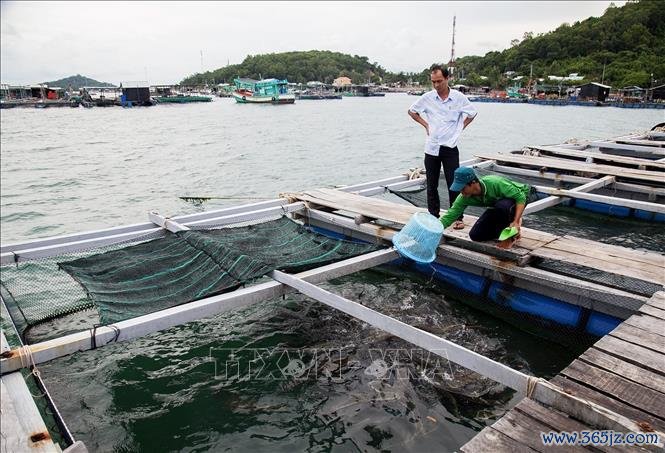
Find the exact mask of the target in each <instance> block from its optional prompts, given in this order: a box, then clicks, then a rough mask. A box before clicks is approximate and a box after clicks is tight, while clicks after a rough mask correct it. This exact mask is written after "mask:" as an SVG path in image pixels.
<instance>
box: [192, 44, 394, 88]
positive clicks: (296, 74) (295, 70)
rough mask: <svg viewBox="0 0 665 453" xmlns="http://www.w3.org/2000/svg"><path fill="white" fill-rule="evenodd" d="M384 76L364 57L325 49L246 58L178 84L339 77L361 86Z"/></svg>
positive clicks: (384, 73)
mask: <svg viewBox="0 0 665 453" xmlns="http://www.w3.org/2000/svg"><path fill="white" fill-rule="evenodd" d="M386 74H387V72H386V70H385V69H384V68H382V67H381V66H379V64H378V63H370V62H369V60H368V58H367V57H361V56H358V55H353V56H351V55H347V54H343V53H339V52H330V51H327V50H309V51H304V52H284V53H271V54H265V55H249V56H247V57H246V58H245V60H244V61H243V62H242V63H240V64H236V65H230V66H226V67H224V68H220V69H216V70H214V71H208V72H205V73H203V74H194V75H192V76H190V77H187V78H186V79H184V80H183V81H182V82H181V84H183V85H198V84H203V83H208V84H209V83H224V82H226V83H233V79H234V78H236V77H250V78H253V79H259V78H261V77H265V78H268V77H275V78H278V79H287V80H288V81H289V82H296V83H305V82H309V81H311V80H318V81H321V82H324V83H332V81H333V80H334V79H335V78H337V77H339V76H346V77H349V78H351V80H353V81H354V82H359V83H362V82H363V81H367V80H368V79H371V80H372V81H374V82H377V81H380V80H382V79H383V78H384V77H385V76H386Z"/></svg>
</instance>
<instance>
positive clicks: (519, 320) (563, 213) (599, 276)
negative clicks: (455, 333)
mask: <svg viewBox="0 0 665 453" xmlns="http://www.w3.org/2000/svg"><path fill="white" fill-rule="evenodd" d="M474 170H475V172H476V174H477V175H478V176H479V177H482V176H486V175H499V176H504V177H506V178H509V179H511V180H513V181H516V182H520V183H524V184H529V185H531V186H534V185H543V186H549V187H556V188H561V189H568V190H569V189H573V188H575V187H578V186H580V185H582V184H583V183H582V182H580V183H575V182H570V181H564V180H562V179H556V180H552V179H550V178H545V177H539V176H523V175H517V174H514V173H509V172H505V171H500V170H495V169H492V168H491V167H490V168H487V167H486V168H476V169H474ZM388 190H389V192H390V193H391V194H393V195H396V196H398V197H400V198H402V199H403V200H405V201H407V202H409V203H411V204H413V205H415V206H418V207H422V208H426V207H427V191H426V188H425V187H419V188H417V189H404V190H392V189H388ZM438 193H439V198H440V200H441V206H442V208H443V209H447V208H448V207H449V206H450V203H449V200H448V189H447V186H446V181H445V179H444V178H443V177H441V178H440V180H439V186H438ZM590 193H597V194H602V195H610V196H617V197H619V196H620V197H624V198H630V199H637V200H641V201H651V202H659V203H663V202H665V199H663V198H664V197H662V196H655V199H654V195H653V194H652V195H651V196H650V197H649V195H648V194H646V193H636V192H629V191H625V190H616V189H614V188H609V187H607V188H602V189H597V190H594V191H592V192H590ZM546 196H547V195H545V194H542V193H539V194H537V195H536V196H533V194H532V196H531V197H530V199H529V202H533V201H535V200H536V199H539V198H545V197H546ZM484 211H485V208H479V207H469V208H467V209H466V210H465V214H470V215H474V216H479V215H481V214H482V213H483V212H484ZM607 219H608V217H607V216H606V215H603V214H601V213H596V212H590V211H585V210H582V209H575V208H574V202H572V203H568V204H567V205H563V206H562V205H558V206H554V207H550V208H547V209H546V210H543V211H538V212H534V213H531V214H528V215H526V216H525V217H524V219H523V225H524V226H525V227H527V228H531V229H536V230H541V231H547V232H549V233H552V234H555V235H557V236H565V235H570V234H571V233H572V234H580V236H582V237H585V236H586V237H589V238H590V239H593V240H596V241H599V242H606V243H612V244H616V245H622V246H628V247H632V248H635V247H638V248H640V246H645V245H646V249H647V250H652V251H658V252H662V251H663V249H662V244H665V231H663V229H662V226H661V225H659V224H657V223H653V222H649V221H644V220H637V219H623V218H612V221H611V222H608V220H607ZM626 229H628V230H630V232H631V234H630V239H626V238H625V237H623V238H622V234H621V232H622V231H625V230H626ZM658 244H661V246H658ZM479 264H480V263H479ZM481 266H482V264H481ZM529 266H530V267H534V268H536V269H540V270H545V271H548V272H551V273H552V274H553V275H561V276H567V277H572V278H573V279H576V280H578V281H582V282H590V283H594V284H599V285H602V286H604V287H607V288H615V289H619V290H622V291H627V292H629V293H632V294H636V295H640V296H647V297H650V296H651V295H652V294H654V293H655V292H656V291H658V290H660V286H659V285H658V284H656V283H652V282H649V281H644V280H640V279H637V278H631V277H627V276H622V275H617V274H615V273H611V272H606V271H603V270H599V269H594V268H590V267H587V266H583V265H580V264H576V263H568V262H562V261H558V260H555V259H535V260H532V261H531V262H530V264H529ZM421 270H423V271H426V272H431V273H432V275H436V273H437V272H436V270H435V269H434V268H432V269H431V270H430V269H421ZM453 274H454V272H453V271H452V270H450V275H448V276H445V277H444V279H448V280H449V281H453V280H457V282H456V284H455V285H445V286H447V291H448V292H449V293H450V295H451V296H453V297H455V298H456V299H458V300H461V301H464V302H465V303H467V304H469V305H472V306H474V307H475V308H478V309H480V310H483V311H485V312H488V313H490V314H493V315H495V316H497V317H499V318H501V319H504V320H506V321H508V322H510V323H512V324H515V325H518V326H519V327H520V328H523V329H524V330H528V331H530V332H531V333H535V334H537V335H540V336H546V337H550V338H551V339H553V340H555V341H558V342H560V343H564V344H571V345H575V344H577V343H579V342H582V343H583V344H586V343H588V342H589V341H590V339H593V338H594V336H593V335H590V334H588V332H583V331H582V330H581V329H580V328H579V327H580V326H581V323H582V322H583V321H584V320H585V319H588V317H589V315H590V313H589V311H588V310H587V309H580V312H579V316H577V314H575V315H574V316H573V317H572V318H571V319H573V318H575V317H577V318H576V319H577V320H578V321H577V324H578V325H577V327H576V326H574V325H573V324H574V323H571V324H570V325H566V324H565V323H560V322H552V321H551V320H550V319H548V318H547V317H546V316H540V315H539V314H538V313H537V310H535V309H534V310H533V311H531V310H530V309H529V307H525V306H523V307H520V306H519V305H520V304H519V303H516V302H515V301H516V300H518V299H519V298H520V297H521V296H520V294H519V293H520V291H519V290H518V289H516V288H515V287H511V286H510V285H499V284H497V283H492V282H489V281H484V282H483V283H482V284H481V283H478V284H477V285H476V286H477V288H474V289H473V290H472V291H469V290H468V288H473V287H474V285H473V284H471V283H469V282H466V283H463V284H462V285H460V284H459V282H460V281H462V280H464V278H465V277H461V276H458V275H453ZM523 278H524V279H525V280H528V279H529V278H530V277H529V275H526V274H525V275H524V277H523ZM469 281H470V282H473V281H475V280H474V279H473V278H471V279H470V280H469ZM465 288H466V289H465ZM522 296H524V295H522ZM524 297H528V296H524ZM610 297H611V296H610V295H609V294H608V300H609V298H610ZM522 308H523V309H522ZM576 311H577V309H575V308H572V307H571V313H574V312H576ZM608 322H609V323H610V324H611V323H613V322H617V321H616V320H615V321H608Z"/></svg>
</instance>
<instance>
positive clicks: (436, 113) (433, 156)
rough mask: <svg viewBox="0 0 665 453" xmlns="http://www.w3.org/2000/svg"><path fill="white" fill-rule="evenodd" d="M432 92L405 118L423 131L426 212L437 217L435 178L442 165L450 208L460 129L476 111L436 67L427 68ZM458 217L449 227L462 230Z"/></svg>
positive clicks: (439, 172) (437, 176) (445, 71)
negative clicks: (424, 137)
mask: <svg viewBox="0 0 665 453" xmlns="http://www.w3.org/2000/svg"><path fill="white" fill-rule="evenodd" d="M430 73H431V80H432V86H433V87H434V89H433V90H431V91H428V92H427V93H425V94H423V95H422V96H421V97H420V98H419V99H418V100H417V101H416V102H414V103H413V105H412V106H411V107H410V108H409V116H410V117H411V118H413V119H414V121H416V122H417V123H419V124H421V125H422V126H423V127H424V128H425V131H426V132H427V139H426V140H425V171H426V172H427V210H428V211H429V212H430V214H432V215H433V216H435V217H437V218H438V217H439V210H440V208H441V204H440V201H439V192H438V187H439V176H440V175H441V166H442V165H443V174H444V176H445V177H446V185H447V186H448V196H449V198H450V205H452V204H453V202H454V201H455V198H457V195H459V192H453V191H451V190H450V186H451V185H452V183H453V179H454V173H455V170H456V169H457V168H458V167H459V150H458V149H457V141H458V140H459V137H460V135H461V134H462V130H464V128H466V127H467V126H468V125H469V123H471V121H473V119H474V118H475V117H476V114H477V111H476V109H475V107H474V106H473V105H472V104H471V102H470V101H469V99H467V97H466V96H464V94H462V93H460V92H459V91H457V90H453V89H451V88H450V87H449V86H448V77H449V73H448V69H446V68H443V67H442V66H440V65H436V64H435V65H432V67H431V68H430ZM463 227H464V224H463V223H462V217H460V218H459V219H458V220H457V221H456V222H455V223H454V224H453V228H463Z"/></svg>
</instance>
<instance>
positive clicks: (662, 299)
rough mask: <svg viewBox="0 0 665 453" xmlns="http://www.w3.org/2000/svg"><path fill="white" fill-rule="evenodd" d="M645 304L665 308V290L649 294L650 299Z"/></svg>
mask: <svg viewBox="0 0 665 453" xmlns="http://www.w3.org/2000/svg"><path fill="white" fill-rule="evenodd" d="M647 304H649V305H651V306H652V307H656V308H660V309H661V310H665V291H658V292H656V293H654V294H653V296H651V299H649V300H648V301H647Z"/></svg>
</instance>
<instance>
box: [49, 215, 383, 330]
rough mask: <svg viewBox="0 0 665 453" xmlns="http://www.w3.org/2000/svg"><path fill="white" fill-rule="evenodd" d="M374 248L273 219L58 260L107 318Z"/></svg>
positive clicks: (161, 306)
mask: <svg viewBox="0 0 665 453" xmlns="http://www.w3.org/2000/svg"><path fill="white" fill-rule="evenodd" d="M376 249H377V247H376V246H374V245H371V244H361V243H355V242H348V241H342V240H338V239H332V238H329V237H326V236H322V235H320V234H317V233H313V232H311V231H309V230H307V229H306V228H304V227H303V226H302V225H300V224H297V223H296V222H293V221H291V220H289V219H286V218H281V219H279V220H275V221H271V222H266V223H261V224H256V225H250V226H245V227H238V228H224V229H218V230H207V231H194V230H189V231H181V232H178V233H174V234H168V235H167V236H165V237H163V238H159V239H155V240H152V241H149V242H144V243H141V244H138V245H133V246H130V247H126V248H123V249H119V250H113V251H109V252H106V253H102V254H98V255H92V256H88V257H85V258H79V259H76V260H74V261H68V262H61V263H59V265H60V268H61V269H63V270H64V271H66V272H67V273H68V274H70V275H71V276H72V277H73V278H75V279H76V281H78V282H79V283H80V284H81V286H82V287H83V288H85V291H86V293H87V294H88V296H89V297H90V299H91V300H92V301H93V302H94V304H95V306H96V307H97V308H98V309H99V312H100V319H101V321H102V323H104V324H108V323H113V322H117V321H121V320H124V319H129V318H133V317H136V316H140V315H143V314H146V313H152V312H155V311H159V310H163V309H166V308H169V307H173V306H176V305H179V304H182V303H186V302H190V301H193V300H197V299H202V298H204V297H208V296H212V295H215V294H219V293H221V292H223V291H227V290H232V289H235V288H238V287H239V286H241V285H243V284H245V283H248V282H251V281H253V280H255V279H257V278H259V277H262V276H264V275H266V274H267V273H269V272H271V271H273V270H275V269H280V270H284V271H286V272H300V271H302V270H306V269H309V268H312V267H315V266H320V265H324V264H327V263H331V262H335V261H339V260H341V259H344V258H348V257H351V256H355V255H359V254H362V253H366V252H368V251H371V250H376Z"/></svg>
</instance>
